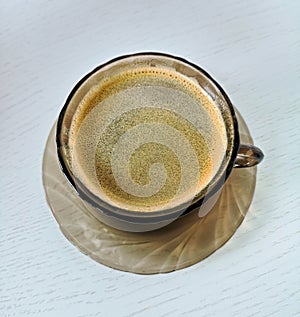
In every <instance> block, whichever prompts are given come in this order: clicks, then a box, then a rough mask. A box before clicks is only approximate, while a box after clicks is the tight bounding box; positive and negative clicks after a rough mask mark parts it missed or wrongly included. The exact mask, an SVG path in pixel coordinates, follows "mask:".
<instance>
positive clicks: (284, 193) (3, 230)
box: [0, 0, 300, 317]
mask: <svg viewBox="0 0 300 317" xmlns="http://www.w3.org/2000/svg"><path fill="white" fill-rule="evenodd" d="M138 51H161V52H167V53H171V54H174V55H180V56H182V57H185V58H187V59H189V60H190V61H192V62H194V63H196V64H199V65H200V66H202V67H203V68H205V69H206V70H207V71H208V72H210V73H211V74H212V75H213V76H214V77H215V78H216V79H217V80H218V81H219V82H220V83H221V84H222V85H223V87H224V88H225V90H226V91H227V92H228V94H229V95H230V97H231V98H232V100H233V102H234V103H235V104H236V105H237V107H238V109H239V110H240V112H241V113H242V114H243V116H244V118H245V119H246V121H247V123H248V125H249V127H250V129H251V132H252V135H253V137H254V139H255V142H256V144H257V145H259V146H260V147H261V148H262V149H263V150H264V152H265V155H266V156H265V160H264V162H263V163H262V165H261V166H259V169H258V179H257V187H256V193H255V197H254V200H253V203H252V206H251V208H250V211H249V213H248V215H247V217H246V219H245V221H244V223H243V224H242V226H241V227H240V228H239V229H238V231H237V232H236V234H235V235H234V236H233V238H232V239H231V240H230V241H229V242H228V243H227V244H226V245H225V246H224V247H222V248H221V249H220V250H218V251H217V252H216V253H214V254H213V255H212V256H210V257H209V258H207V259H206V260H204V261H202V262H201V263H198V264H196V265H194V266H192V267H190V268H187V269H184V270H181V271H178V272H174V273H169V274H161V275H152V276H142V275H135V274H130V273H124V272H120V271H116V270H113V269H109V268H107V267H105V266H102V265H100V264H97V263H96V262H94V261H92V260H91V259H90V258H88V257H87V256H85V255H83V254H82V253H80V252H79V251H78V250H77V249H76V248H75V247H74V246H73V245H72V244H70V243H69V242H68V241H67V240H66V239H65V237H64V236H63V235H62V233H61V232H60V230H59V229H58V227H57V223H56V222H55V220H54V218H53V216H52V214H51V212H50V209H49V208H48V206H47V204H46V202H45V197H44V191H43V186H42V180H41V162H42V155H43V150H44V145H45V142H46V138H47V136H48V133H49V130H50V128H51V126H52V124H53V122H54V121H55V119H56V117H57V115H58V113H59V110H60V108H61V106H62V104H63V102H64V101H65V98H66V96H67V94H68V93H69V91H70V90H71V88H72V87H73V85H74V84H75V83H76V81H77V80H79V79H80V78H81V77H82V76H83V75H84V74H85V73H87V72H88V71H89V70H91V69H93V68H94V67H95V66H96V65H98V64H100V63H103V62H104V61H107V60H109V59H111V58H113V57H116V56H118V55H122V54H126V53H132V52H138ZM299 106H300V3H299V1H292V0H291V1H283V0H281V1H279V0H267V1H261V0H254V1H241V0H229V1H216V0H211V1H196V0H195V1H189V0H185V1H160V0H151V1H150V0H141V1H137V0H136V1H131V0H129V1H121V0H118V1H116V0H111V1H104V0H102V1H96V0H95V1H71V0H70V1H66V0H63V1H25V0H24V1H16V0H13V1H4V0H2V1H0V114H1V138H0V142H1V180H0V181H1V194H0V201H1V207H0V316H42V317H44V316H63V317H65V316H72V317H79V316H85V317H90V316H91V317H92V316H124V317H125V316H128V317H129V316H222V317H224V316H243V317H244V316H249V317H250V316H285V317H286V316H296V315H297V314H298V315H299V316H300V207H299V206H300V195H299V192H300V191H299V189H300V188H299V178H300V177H299V176H300V168H299V166H300V164H299V161H300V151H299V149H300V146H299V135H300V134H299V123H300V112H299Z"/></svg>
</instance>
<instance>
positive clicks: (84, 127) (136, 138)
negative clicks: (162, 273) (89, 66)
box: [56, 53, 239, 221]
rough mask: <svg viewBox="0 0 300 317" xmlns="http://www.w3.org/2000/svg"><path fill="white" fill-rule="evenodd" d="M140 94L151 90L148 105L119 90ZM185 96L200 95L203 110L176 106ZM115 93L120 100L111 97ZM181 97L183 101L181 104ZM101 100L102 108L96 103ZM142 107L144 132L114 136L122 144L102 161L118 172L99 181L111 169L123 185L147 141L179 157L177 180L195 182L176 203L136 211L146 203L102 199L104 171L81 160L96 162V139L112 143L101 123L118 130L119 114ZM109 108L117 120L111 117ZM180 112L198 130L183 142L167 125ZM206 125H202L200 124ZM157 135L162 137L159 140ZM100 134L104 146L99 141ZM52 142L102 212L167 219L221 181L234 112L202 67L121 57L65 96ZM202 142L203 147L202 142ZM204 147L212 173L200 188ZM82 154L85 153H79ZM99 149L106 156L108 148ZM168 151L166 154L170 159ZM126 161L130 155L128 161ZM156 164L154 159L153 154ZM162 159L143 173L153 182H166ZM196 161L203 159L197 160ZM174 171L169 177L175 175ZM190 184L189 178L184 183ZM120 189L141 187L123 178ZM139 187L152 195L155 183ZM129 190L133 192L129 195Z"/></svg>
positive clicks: (233, 140) (130, 116) (230, 158)
mask: <svg viewBox="0 0 300 317" xmlns="http://www.w3.org/2000/svg"><path fill="white" fill-rule="evenodd" d="M148 72H149V73H148ZM124 74H126V76H125V75H124ZM176 76H178V78H177V77H176ZM173 82H174V84H173ZM141 83H142V84H141ZM178 83H179V84H178ZM176 85H177V86H176ZM157 86H162V87H164V89H163V90H162V89H159V88H157ZM145 87H146V88H145ZM133 88H134V89H133ZM143 89H144V90H143ZM152 90H153V91H152ZM99 91H100V92H101V93H99ZM143 91H147V93H148V95H149V96H148V99H147V102H148V103H147V104H145V103H144V101H143V100H142V99H141V98H142V97H139V98H140V99H138V98H137V97H132V99H128V100H130V102H127V103H126V102H124V100H125V99H124V94H126V96H128V95H130V94H132V95H133V96H136V95H137V92H142V93H141V96H143ZM166 92H167V93H168V101H165V102H164V105H163V106H161V105H160V106H157V104H162V102H161V100H164V98H165V96H166ZM122 94H123V95H122ZM184 94H186V95H189V97H186V98H191V99H193V98H194V99H197V98H199V100H200V99H201V98H202V99H201V102H202V104H203V105H204V107H203V109H205V111H202V112H201V111H200V112H199V110H197V109H198V108H197V105H196V104H197V103H196V102H195V104H194V103H193V102H189V103H188V105H189V107H181V106H180V105H181V104H184V105H185V104H186V99H184V98H185V97H184V96H183V95H184ZM99 96H100V97H99ZM116 96H118V98H119V99H116ZM112 98H114V99H112ZM180 98H183V99H182V102H181V99H180ZM116 100H117V101H118V102H116V103H115V104H116V105H117V106H116V107H114V108H113V109H112V106H111V105H112V101H116ZM149 100H150V101H149ZM189 100H190V99H189ZM100 103H101V108H99V107H98V105H99V104H100ZM139 104H142V105H143V107H141V108H143V109H146V111H148V112H149V113H148V112H145V111H144V110H143V111H144V112H143V114H141V115H140V117H141V119H140V120H141V121H140V122H138V125H139V126H140V128H141V126H142V128H143V129H142V132H141V133H140V134H139V133H138V132H136V130H135V127H133V126H130V129H128V131H127V130H126V131H125V132H126V138H125V137H124V135H125V132H124V131H123V132H124V134H123V135H122V138H119V140H118V142H116V144H118V146H119V149H118V147H117V146H115V147H113V148H112V154H111V156H110V157H109V159H107V160H106V161H99V162H100V163H101V162H102V163H103V162H104V163H105V162H106V163H107V162H109V163H108V164H111V165H112V166H114V164H113V163H114V162H115V166H121V172H120V173H119V175H118V172H115V169H114V167H112V168H110V170H109V171H110V172H109V173H107V175H108V176H105V177H103V179H106V180H107V179H109V177H110V175H111V174H114V175H113V177H114V178H118V177H119V182H123V180H124V179H125V180H126V177H127V174H128V167H127V166H125V167H124V165H125V163H126V164H127V163H128V162H129V161H130V159H132V155H133V153H135V151H136V150H137V149H139V148H140V147H143V146H144V148H145V149H144V151H146V149H147V144H149V143H151V144H154V143H159V144H160V145H159V146H160V147H161V148H160V147H158V148H157V149H156V151H157V152H158V153H160V155H161V156H163V150H162V149H164V148H168V151H169V150H170V151H171V152H174V153H175V155H173V156H174V160H175V161H176V160H177V161H179V163H178V164H177V165H178V166H179V169H180V171H181V172H182V171H183V172H182V174H181V178H180V177H179V178H178V179H179V180H180V181H181V180H182V177H183V176H182V175H183V174H184V175H185V177H186V178H187V179H190V182H192V181H193V179H194V181H195V186H192V185H191V187H190V188H189V187H188V185H183V186H182V188H183V189H182V192H180V193H179V194H178V197H177V198H176V199H177V200H176V199H174V201H173V202H172V203H163V204H161V205H159V204H158V205H157V206H155V208H152V209H151V208H150V207H149V208H148V210H146V211H149V212H141V211H143V206H141V207H136V205H130V204H127V205H126V203H116V202H115V201H114V200H113V199H112V198H111V197H106V196H105V194H103V191H102V189H101V186H100V187H99V183H98V178H97V177H96V176H97V175H98V176H99V173H100V172H101V173H102V174H103V175H104V174H105V173H106V170H104V169H102V170H101V169H100V172H99V173H98V174H97V170H96V172H95V169H94V168H85V167H84V165H83V163H82V162H83V161H86V162H91V161H92V160H96V161H97V155H95V153H96V152H97V150H98V149H100V150H99V151H100V152H101V145H99V144H102V143H105V142H109V141H108V140H112V139H113V138H114V137H116V136H115V135H113V136H110V134H109V133H107V135H108V137H107V139H103V138H102V139H101V136H102V135H103V131H104V130H103V129H102V126H105V124H106V123H107V122H109V124H110V130H109V131H113V132H114V133H115V131H116V130H117V129H118V126H117V125H113V123H112V122H113V121H115V119H116V118H117V119H118V120H122V116H123V115H124V113H125V114H126V116H127V117H126V119H124V121H120V122H123V123H122V124H123V126H124V124H125V123H126V122H128V120H129V121H130V120H131V121H133V120H137V117H138V115H137V113H138V111H139V110H140V108H139ZM166 105H167V106H166ZM97 107H98V108H99V109H100V110H99V111H100V112H99V111H98V110H97V109H98V108H97ZM105 107H106V108H105ZM158 108H159V112H158V110H157V109H158ZM132 111H134V112H132ZM173 112H175V113H176V116H175V117H174V118H173V117H172V116H173ZM112 113H113V116H114V118H113V119H114V120H112V118H111V117H112ZM145 113H146V114H147V115H148V116H150V117H152V119H151V120H152V121H151V124H152V128H151V127H150V126H149V122H147V121H145V118H144V117H143V116H145ZM153 116H157V118H159V123H160V124H157V123H155V122H153ZM179 117H180V118H181V117H182V118H183V119H182V120H183V122H184V124H185V123H186V124H187V126H188V127H189V128H188V129H191V130H190V131H192V132H193V131H195V133H194V134H192V135H191V136H190V138H189V137H188V141H187V142H186V141H185V140H182V141H181V137H182V131H183V130H184V129H182V131H179V132H180V133H177V132H176V127H175V129H174V126H171V128H170V124H169V123H170V122H177V121H178V120H179V119H178V118H179ZM164 118H165V119H164ZM172 118H173V119H172ZM105 120H106V121H105ZM126 120H127V121H126ZM172 120H173V121H172ZM180 120H181V119H180ZM131 121H130V122H131ZM101 122H102V123H103V124H102V123H101ZM124 122H125V123H124ZM203 122H204V123H205V124H204V127H203ZM122 124H121V126H122ZM155 124H156V125H155ZM174 124H175V123H174ZM153 125H155V128H153ZM107 126H108V124H107ZM151 129H152V130H151ZM193 129H195V130H193ZM197 131H200V132H201V136H202V137H203V139H199V140H198V139H197V140H194V139H195V137H194V136H195V135H196V132H197ZM192 132H191V133H192ZM110 133H112V132H110ZM176 133H177V134H178V135H177V134H176ZM184 133H185V132H184ZM186 133H187V134H186V135H185V137H186V136H187V135H189V134H188V132H186ZM191 133H190V134H191ZM87 134H93V135H96V134H98V135H97V137H94V138H93V140H92V138H88V139H87V138H85V137H84V136H85V135H87ZM162 136H163V140H161V137H162ZM185 137H184V138H185ZM130 138H131V139H130ZM159 138H160V139H159ZM184 138H183V139H184ZM100 139H101V140H102V141H101V142H102V143H101V142H99V140H100ZM141 139H142V140H141ZM78 140H79V141H78ZM80 140H81V141H80ZM120 140H121V141H120ZM128 140H130V142H128ZM166 140H167V141H166ZM56 141H57V152H58V157H59V161H60V164H61V167H62V170H63V172H64V174H65V175H66V177H67V178H68V180H69V181H70V183H71V184H72V185H73V187H74V188H75V190H76V191H77V192H78V194H79V195H80V196H81V197H82V198H83V199H84V200H85V201H87V202H88V203H90V204H91V205H92V206H94V207H96V208H98V209H100V210H101V211H102V212H104V213H107V214H109V215H113V216H116V217H121V218H124V219H141V218H143V219H144V218H151V217H161V218H166V217H168V216H169V215H181V214H183V213H186V212H188V211H189V210H191V209H192V207H195V206H196V205H197V204H198V205H201V202H202V201H203V199H204V198H208V197H209V196H210V195H213V194H214V193H215V192H216V191H217V190H218V189H219V188H220V187H221V186H222V185H223V184H224V182H225V180H226V179H227V177H228V175H229V173H230V171H231V169H232V167H233V163H234V159H235V157H236V154H237V150H238V147H239V136H238V126H237V121H236V118H235V113H234V109H233V106H232V104H231V102H230V100H229V98H228V97H227V95H226V93H225V92H224V90H223V89H222V88H221V86H220V85H219V84H218V83H217V82H216V81H215V80H214V79H213V78H212V77H211V76H210V75H209V74H208V73H207V72H205V71H204V70H203V69H201V68H200V67H198V66H196V65H194V64H192V63H190V62H188V61H186V60H184V59H182V58H179V57H174V56H170V55H166V54H160V53H141V54H133V55H128V56H122V57H119V58H116V59H114V60H112V61H109V62H108V63H106V64H103V65H101V66H99V67H97V68H96V69H94V70H93V71H92V72H90V73H89V74H87V75H86V76H85V77H83V78H82V79H81V80H80V81H79V82H78V84H77V85H76V86H75V87H74V89H73V90H72V92H71V93H70V95H69V97H68V98H67V101H66V103H65V105H64V107H63V109H62V111H61V113H60V115H59V119H58V124H57V134H56ZM202 141H203V144H202V143H201V142H202ZM122 142H123V143H122ZM126 142H127V143H126ZM197 142H198V144H199V146H198V148H200V147H201V149H202V152H201V153H200V154H197V155H198V156H197V155H196V156H195V155H193V153H192V152H193V151H192V152H191V153H189V150H191V149H194V148H195V147H196V148H197ZM189 143H190V144H192V145H193V146H194V148H192V147H191V146H190V144H189ZM120 144H121V145H120ZM145 144H146V145H145ZM177 144H178V146H177ZM179 145H180V147H183V148H184V149H185V150H184V151H183V154H182V153H179V150H178V147H179ZM104 149H105V147H104ZM206 149H207V151H208V152H207V153H208V156H209V158H210V160H211V164H210V169H209V173H208V172H207V175H206V174H205V175H206V176H205V177H206V179H205V180H203V182H202V183H201V185H199V180H198V179H199V175H200V174H201V175H202V176H203V175H204V173H203V171H206V170H208V168H206V167H205V166H206V165H205V164H206V163H205V162H206V161H205V160H206V158H205V156H204V154H203V153H204V152H205V153H206ZM95 151H96V152H95ZM118 151H119V152H118ZM149 151H150V152H149V153H153V151H154V150H152V149H150V150H149ZM171 152H170V153H171ZM80 153H81V154H82V153H83V154H82V155H81V154H80ZM101 153H105V151H102V152H101ZM116 153H117V154H116ZM145 153H148V152H145ZM168 153H169V152H166V154H165V158H166V159H165V164H168V161H169V160H171V159H168V157H169V156H168V155H171V154H168ZM80 155H81V156H80ZM83 155H84V156H83ZM141 155H142V154H141ZM173 156H172V155H171V156H170V157H173ZM80 157H84V160H83V159H80ZM181 157H182V158H181ZM125 158H127V161H126V159H125ZM197 158H198V161H199V158H203V160H202V161H205V162H204V163H203V166H204V167H203V169H202V170H200V171H201V173H200V174H199V173H198V174H197V169H199V164H198V165H197V164H196V163H197ZM180 160H181V161H180ZM207 160H208V159H207ZM193 161H195V162H196V163H195V164H196V165H195V167H191V166H190V167H189V168H188V169H186V171H185V170H184V166H185V165H187V166H188V165H192V164H193ZM200 161H201V160H200ZM153 162H156V161H155V158H154V159H153ZM153 162H152V163H153ZM166 162H167V163H166ZM100 163H99V164H100ZM104 163H103V164H104ZM159 164H160V162H158V163H155V164H152V166H150V168H149V171H148V172H147V174H148V175H149V174H150V180H153V179H154V180H155V181H157V183H159V182H161V183H164V182H165V183H166V179H167V177H168V174H166V175H164V172H163V171H164V167H163V166H160V165H159ZM200 164H202V163H201V162H200ZM100 165H101V164H100ZM90 166H93V164H90ZM143 168H144V166H142V167H141V169H142V170H143ZM101 173H100V174H101ZM126 173H127V174H126ZM151 173H152V174H151ZM102 174H101V175H102ZM172 175H173V176H174V175H175V174H172ZM175 176H176V175H175ZM151 177H152V178H151ZM205 177H204V176H203V177H202V178H203V179H204V178H205ZM160 178H161V179H160ZM112 179H113V178H112ZM155 181H154V183H155ZM180 181H179V182H180ZM150 183H151V181H150ZM165 183H164V184H165ZM105 184H106V183H105V180H104V185H105ZM110 184H112V183H111V182H110V183H109V184H108V185H107V184H106V186H110ZM128 184H129V185H128ZM187 184H189V183H188V182H187ZM104 185H103V186H104ZM154 185H155V184H154ZM154 185H153V186H154ZM124 186H125V187H126V186H129V187H130V186H132V188H131V189H130V190H132V191H133V192H134V190H136V192H134V193H137V196H138V197H142V196H143V192H142V191H139V187H138V186H135V184H131V183H130V180H129V181H128V182H127V183H126V182H125V185H124ZM143 186H144V187H142V188H143V190H144V191H146V190H148V192H146V194H149V193H150V194H149V195H151V194H152V195H153V193H152V192H151V190H153V188H152V189H151V188H150V187H151V186H149V188H146V186H147V184H146V185H145V184H143ZM184 186H186V187H184ZM140 187H141V186H140ZM154 187H155V186H154ZM99 188H100V189H99ZM99 190H100V192H99ZM154 192H155V189H154ZM178 192H179V190H178V191H177V193H178ZM187 192H189V195H188V196H186V195H187V194H186V193H187ZM130 194H131V195H132V193H131V192H130ZM180 195H181V196H180ZM124 197H125V198H126V197H128V196H124ZM125 198H124V199H125ZM125 200H126V199H125ZM136 201H142V199H140V200H138V199H137V200H136ZM146 209H147V208H146ZM133 221H134V220H133Z"/></svg>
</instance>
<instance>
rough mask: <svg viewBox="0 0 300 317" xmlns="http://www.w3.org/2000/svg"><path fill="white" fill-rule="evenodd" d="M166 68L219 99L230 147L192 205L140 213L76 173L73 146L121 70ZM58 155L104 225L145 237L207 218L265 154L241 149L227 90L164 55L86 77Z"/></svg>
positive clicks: (66, 113)
mask: <svg viewBox="0 0 300 317" xmlns="http://www.w3.org/2000/svg"><path fill="white" fill-rule="evenodd" d="M141 66H146V67H149V66H151V67H153V68H154V69H155V67H160V68H164V67H165V68H166V70H167V69H170V68H171V69H175V70H176V72H178V73H180V74H182V75H183V76H187V77H189V78H191V77H192V78H193V80H196V81H197V83H198V84H199V85H200V87H201V88H202V89H203V90H204V91H205V92H206V93H207V95H208V96H209V98H211V100H213V104H214V107H216V109H218V111H219V113H220V114H221V116H222V119H223V122H224V125H225V128H226V138H227V148H226V151H225V155H224V158H223V159H222V162H221V164H220V165H219V166H218V169H217V171H216V172H215V173H214V175H213V177H212V178H211V180H210V182H209V183H208V184H207V185H206V186H205V187H204V188H202V189H201V190H200V191H199V192H198V193H196V195H195V196H194V197H193V198H192V199H189V200H188V201H186V202H184V203H182V204H179V205H177V206H172V208H169V209H162V210H157V211H151V212H140V211H135V210H128V209H124V208H120V207H117V206H115V205H112V204H110V203H108V202H107V201H105V200H104V199H102V198H100V197H99V196H98V195H95V193H93V191H92V190H91V189H90V188H88V187H87V186H86V185H85V184H83V182H82V181H81V180H79V178H77V177H76V176H75V174H74V171H73V167H72V163H71V161H70V159H69V157H70V153H68V144H69V139H70V126H71V123H72V119H73V115H74V113H75V111H76V109H77V107H78V105H79V103H80V101H81V100H82V98H83V97H84V96H85V95H86V93H87V92H88V91H89V90H90V88H91V87H92V86H93V85H95V83H97V82H99V81H100V80H102V79H103V78H104V77H106V78H107V77H109V76H110V74H115V73H116V72H118V71H119V70H120V71H122V70H123V69H134V68H135V67H141ZM56 143H57V154H58V159H59V163H60V166H61V169H62V172H63V174H64V175H65V176H66V178H67V179H68V181H69V182H70V183H71V185H72V186H73V188H74V190H75V191H76V193H77V194H78V195H79V196H80V197H81V199H82V200H83V202H84V203H86V204H87V207H88V210H90V211H91V213H92V214H93V215H94V216H95V217H96V218H97V219H99V220H100V221H102V222H104V223H105V224H107V225H110V226H112V227H115V228H117V229H120V230H125V231H133V232H142V231H149V230H154V229H158V228H161V227H163V226H166V225H168V224H169V223H171V222H173V221H174V220H176V219H177V218H179V217H181V216H184V215H186V214H188V213H190V212H191V211H197V212H198V214H199V215H200V216H204V215H206V214H207V213H208V212H209V210H210V209H211V208H212V207H213V205H214V204H215V202H216V201H217V199H218V196H219V194H220V192H221V189H222V187H223V185H224V184H225V182H226V180H227V178H228V177H229V175H230V173H231V171H232V169H233V168H245V167H247V168H248V167H251V166H254V165H256V164H258V163H259V162H260V161H261V160H262V159H263V153H262V151H261V150H260V149H259V148H257V147H255V146H253V145H247V144H240V138H239V129H238V123H237V119H236V115H235V111H234V108H233V105H232V103H231V101H230V99H229V98H228V96H227V94H226V93H225V91H224V90H223V89H222V87H221V86H220V85H219V84H218V83H217V82H216V81H215V80H214V79H213V78H212V77H211V76H210V75H209V74H208V73H207V72H206V71H204V70H203V69H202V68H200V67H199V66H197V65H194V64H192V63H190V62H188V61H186V60H185V59H182V58H180V57H175V56H171V55H168V54H162V53H139V54H132V55H127V56H121V57H118V58H115V59H113V60H111V61H109V62H107V63H105V64H103V65H100V66H99V67H97V68H95V69H94V70H93V71H91V72H90V73H88V74H87V75H86V76H85V77H83V78H82V79H81V80H80V81H79V82H78V83H77V85H76V86H75V87H74V89H73V90H72V91H71V93H70V95H69V96H68V98H67V100H66V103H65V105H64V107H63V109H62V110H61V112H60V115H59V118H58V122H57V130H56Z"/></svg>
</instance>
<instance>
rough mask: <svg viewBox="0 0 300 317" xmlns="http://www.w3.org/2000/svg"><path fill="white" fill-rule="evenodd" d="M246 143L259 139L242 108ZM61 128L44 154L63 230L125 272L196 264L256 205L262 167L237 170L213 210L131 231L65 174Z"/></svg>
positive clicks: (49, 191) (46, 181) (46, 180)
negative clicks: (104, 214) (94, 209)
mask: <svg viewBox="0 0 300 317" xmlns="http://www.w3.org/2000/svg"><path fill="white" fill-rule="evenodd" d="M236 114H237V118H238V123H239V130H240V138H241V143H246V144H253V140H252V138H251V135H250V132H249V130H248V128H247V125H246V123H245V121H244V120H243V118H242V117H241V115H240V114H239V113H238V112H237V111H236ZM55 127H56V124H54V126H53V127H52V130H51V132H50V134H49V137H48V140H47V143H46V148H45V151H44V158H43V185H44V189H45V193H46V197H47V202H48V204H49V206H50V208H51V210H52V212H53V215H54V217H55V219H56V221H57V222H58V224H59V226H60V229H61V231H62V232H63V234H64V235H65V236H66V238H67V239H69V240H70V241H71V242H72V243H73V244H74V245H75V246H76V247H78V248H79V249H80V250H81V251H82V252H83V253H85V254H87V255H88V256H90V257H91V258H93V259H94V260H95V261H97V262H99V263H102V264H104V265H107V266H109V267H111V268H115V269H118V270H122V271H127V272H133V273H140V274H154V273H165V272H170V271H175V270H179V269H182V268H185V267H188V266H190V265H192V264H195V263H197V262H199V261H201V260H203V259H204V258H206V257H207V256H209V255H210V254H212V253H213V252H214V251H216V250H217V249H219V248H220V247H221V246H222V245H223V244H224V243H225V242H226V241H227V240H228V239H229V238H230V237H231V236H232V235H233V234H234V232H235V231H236V229H237V228H238V227H239V225H240V224H241V223H242V221H243V219H244V217H245V215H246V213H247V211H248V209H249V206H250V204H251V201H252V198H253V194H254V189H255V183H256V167H252V168H244V169H233V171H232V173H231V175H230V177H229V178H228V180H227V182H226V184H225V185H224V187H223V189H222V192H221V195H220V197H219V199H218V201H217V203H216V204H215V206H214V207H213V209H212V210H211V211H210V212H209V213H208V214H207V215H206V216H204V217H202V218H200V217H199V215H198V213H197V212H191V213H190V214H188V215H186V216H184V217H182V218H179V219H177V220H176V221H174V222H173V223H171V224H170V225H168V226H167V227H164V228H161V229H158V230H155V231H150V232H142V233H133V232H125V231H120V230H117V229H114V228H112V227H109V226H107V225H105V224H103V223H101V222H100V221H99V220H97V219H96V218H95V217H94V216H93V215H92V214H91V213H90V212H89V211H88V209H87V207H86V206H85V205H84V204H83V202H82V201H81V199H80V198H79V196H78V195H77V193H76V192H75V191H74V189H73V188H72V186H71V185H70V184H69V182H68V181H67V179H66V178H65V176H64V175H63V173H62V171H61V169H60V166H59V163H58V159H57V154H56V144H55Z"/></svg>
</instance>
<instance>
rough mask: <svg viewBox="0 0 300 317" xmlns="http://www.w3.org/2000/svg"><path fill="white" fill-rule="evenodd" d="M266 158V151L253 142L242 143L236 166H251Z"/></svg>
mask: <svg viewBox="0 0 300 317" xmlns="http://www.w3.org/2000/svg"><path fill="white" fill-rule="evenodd" d="M263 158H264V153H263V152H262V150H261V149H259V148H258V147H256V146H254V145H251V144H241V145H240V148H239V151H238V154H237V157H236V159H235V162H234V167H236V168H243V167H251V166H255V165H257V164H258V163H260V162H261V161H262V160H263Z"/></svg>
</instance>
